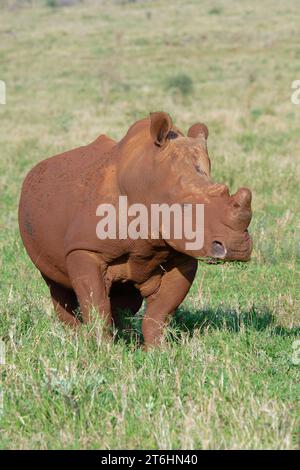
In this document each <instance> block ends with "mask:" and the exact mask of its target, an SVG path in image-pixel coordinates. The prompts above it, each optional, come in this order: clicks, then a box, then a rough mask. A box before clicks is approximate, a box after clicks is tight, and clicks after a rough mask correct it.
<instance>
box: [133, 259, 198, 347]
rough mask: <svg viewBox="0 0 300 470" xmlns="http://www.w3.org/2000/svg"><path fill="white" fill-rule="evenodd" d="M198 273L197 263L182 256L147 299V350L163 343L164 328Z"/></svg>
mask: <svg viewBox="0 0 300 470" xmlns="http://www.w3.org/2000/svg"><path fill="white" fill-rule="evenodd" d="M196 272H197V261H196V260H195V259H194V258H190V257H188V256H185V255H180V256H179V257H178V258H177V259H176V260H175V263H174V262H173V263H172V265H170V266H169V267H168V268H167V269H166V272H165V274H164V275H163V276H162V279H161V284H160V287H159V289H158V291H156V292H155V293H153V294H152V295H149V296H148V297H147V309H146V312H145V316H144V318H143V322H142V332H143V336H144V349H145V350H147V349H149V348H151V347H153V346H157V345H159V344H160V343H161V342H162V339H163V327H164V325H165V323H166V321H167V319H168V318H169V316H170V315H171V314H172V313H173V312H174V310H176V308H177V307H178V306H179V305H180V304H181V302H182V301H183V299H184V298H185V296H186V295H187V293H188V291H189V289H190V287H191V285H192V282H193V280H194V278H195V275H196Z"/></svg>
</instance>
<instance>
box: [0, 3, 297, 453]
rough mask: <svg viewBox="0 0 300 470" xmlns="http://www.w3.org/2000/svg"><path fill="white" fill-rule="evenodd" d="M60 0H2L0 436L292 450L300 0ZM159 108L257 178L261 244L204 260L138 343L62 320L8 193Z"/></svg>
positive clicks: (48, 442)
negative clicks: (1, 348) (163, 319)
mask: <svg viewBox="0 0 300 470" xmlns="http://www.w3.org/2000/svg"><path fill="white" fill-rule="evenodd" d="M60 3H61V2H60V1H59V0H57V1H56V2H51V1H48V2H47V1H42V0H41V1H34V0H33V1H32V2H29V1H28V2H26V1H23V2H21V1H17V0H3V1H2V2H1V6H0V38H1V41H0V63H1V68H0V79H2V80H5V82H6V86H7V104H6V105H5V106H4V105H0V119H1V126H0V140H1V150H0V194H1V200H0V211H1V217H0V227H1V232H0V253H1V266H0V267H1V281H0V282H1V286H0V287H1V291H0V311H1V313H0V337H1V338H2V340H4V342H5V344H6V365H2V366H1V377H2V382H1V387H2V394H3V410H2V414H1V418H0V427H1V428H0V447H1V448H42V449H45V448H160V449H166V448H203V449H209V448H289V449H291V448H292V449H295V448H299V445H300V437H299V436H300V408H299V394H300V393H299V392H300V389H299V375H300V374H299V373H300V365H296V364H293V362H295V361H293V360H292V354H293V341H294V340H295V339H297V338H298V339H299V336H300V331H299V326H300V312H299V290H300V289H299V288H300V286H299V277H298V278H297V263H298V267H299V245H298V244H297V239H296V229H297V206H299V116H300V106H296V105H293V104H292V103H291V101H290V95H291V92H292V90H291V83H292V81H293V80H296V79H299V78H300V49H299V43H300V40H299V39H300V38H299V36H300V34H299V14H300V10H299V3H298V2H297V1H296V0H294V1H293V0H287V1H286V0H285V1H275V0H274V1H270V0H266V1H264V2H262V1H257V2H256V1H255V2H239V1H238V0H228V1H225V0H223V1H222V0H217V1H216V2H211V1H209V0H205V1H201V2H200V1H196V0H194V1H192V0H189V1H187V2H184V3H183V2H181V1H179V0H173V1H172V2H164V1H162V0H161V1H144V2H126V1H123V2H122V1H119V2H117V1H115V2H109V1H106V2H102V1H93V0H90V1H89V0H86V1H84V2H81V3H79V2H73V3H74V5H71V6H69V7H60V6H59V4H60ZM71 3H72V2H71ZM55 4H56V6H55ZM51 5H54V6H51ZM183 5H184V6H183ZM156 110H165V111H167V112H169V113H170V114H171V115H172V117H173V119H174V122H175V123H176V125H177V126H179V127H181V128H182V129H183V130H187V128H188V127H189V126H190V125H191V124H192V123H193V122H196V121H198V120H203V121H204V122H206V123H207V125H208V127H209V129H210V138H209V144H210V154H211V159H212V164H213V175H214V178H215V180H217V181H220V182H225V183H227V184H229V185H230V188H231V189H232V191H234V190H236V189H237V187H238V186H241V185H246V186H249V187H250V188H252V190H253V194H254V201H253V211H254V216H253V222H252V224H251V232H252V235H253V238H254V243H255V248H254V253H253V259H252V261H251V263H250V264H248V265H245V266H241V265H240V264H228V265H224V266H209V265H206V264H200V265H199V271H198V277H197V279H196V281H195V283H194V285H193V288H192V290H191V293H190V295H189V296H188V298H187V299H186V301H185V302H184V304H183V305H182V307H181V308H180V309H179V311H178V312H177V314H176V317H175V319H174V321H173V322H172V324H171V327H170V331H169V341H167V342H166V344H165V346H164V348H163V349H162V350H160V351H153V352H151V353H149V354H145V353H143V352H142V351H140V350H138V349H137V348H136V347H135V343H134V335H133V336H132V337H131V338H132V339H131V340H129V341H128V336H130V335H128V334H127V335H126V334H123V335H120V337H119V339H118V340H116V341H115V342H114V343H113V344H111V345H106V344H102V343H101V341H97V340H96V339H90V336H89V334H88V328H82V330H81V331H79V332H78V333H77V334H74V333H73V332H70V331H69V330H68V329H66V328H65V327H63V326H62V325H61V324H60V323H59V322H58V321H57V319H56V317H55V314H54V312H53V310H52V306H51V304H50V301H49V296H48V292H47V289H46V287H45V286H44V284H43V282H42V280H41V278H40V276H39V273H38V272H37V270H36V269H35V268H34V267H33V265H32V264H31V262H30V261H29V259H28V257H27V255H26V254H25V252H24V249H23V246H22V244H21V241H20V238H19V235H18V229H17V205H18V198H19V193H20V186H21V183H22V180H23V178H24V176H25V174H26V173H27V171H28V170H29V169H30V168H31V167H32V165H33V164H35V163H36V162H38V161H40V160H41V159H43V158H45V157H47V156H49V155H52V154H55V153H58V152H59V151H62V150H65V149H69V148H72V147H76V146H79V145H82V144H84V143H88V142H90V141H91V140H92V139H94V138H95V137H96V136H97V135H98V134H100V133H103V132H107V133H109V134H110V135H111V136H113V137H115V138H121V136H122V135H123V134H124V132H125V131H126V129H127V128H128V126H129V125H130V124H131V123H132V122H134V121H135V120H136V119H138V118H140V117H143V116H145V115H147V113H148V112H149V111H156ZM128 325H129V326H131V328H132V330H133V331H135V330H136V331H137V332H138V331H139V328H140V318H138V319H135V320H134V321H128ZM137 334H138V333H137Z"/></svg>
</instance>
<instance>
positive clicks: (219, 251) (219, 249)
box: [211, 240, 227, 259]
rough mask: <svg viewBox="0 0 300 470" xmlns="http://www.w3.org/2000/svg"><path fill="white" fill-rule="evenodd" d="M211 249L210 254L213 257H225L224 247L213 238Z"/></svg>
mask: <svg viewBox="0 0 300 470" xmlns="http://www.w3.org/2000/svg"><path fill="white" fill-rule="evenodd" d="M211 251H212V256H213V257H214V258H220V259H223V258H225V256H226V253H227V250H226V248H225V247H224V246H223V244H222V243H221V242H219V241H218V240H215V241H213V242H212V246H211Z"/></svg>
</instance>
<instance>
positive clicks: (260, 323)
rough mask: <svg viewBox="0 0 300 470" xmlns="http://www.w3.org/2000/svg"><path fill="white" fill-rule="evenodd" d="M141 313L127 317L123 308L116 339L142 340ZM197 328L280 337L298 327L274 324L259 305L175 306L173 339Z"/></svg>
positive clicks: (293, 333) (296, 331) (294, 332)
mask: <svg viewBox="0 0 300 470" xmlns="http://www.w3.org/2000/svg"><path fill="white" fill-rule="evenodd" d="M142 317H143V315H142V314H138V315H137V316H136V317H130V316H129V315H128V313H127V314H126V313H125V312H123V314H120V316H119V318H120V325H119V328H118V330H117V332H116V339H117V340H123V341H125V342H132V341H134V342H137V343H140V342H141V341H142V333H141V322H142ZM196 330H197V331H200V333H204V332H206V331H207V330H223V331H228V332H232V333H238V332H240V331H241V330H242V331H245V330H255V331H264V330H269V331H270V334H271V335H276V336H277V335H278V336H282V337H291V338H293V337H297V336H299V335H300V327H294V328H286V327H283V326H279V325H276V317H275V315H274V314H273V313H272V312H271V311H270V310H269V309H268V308H267V307H266V308H259V309H257V308H256V307H252V308H251V309H249V310H244V311H238V310H235V309H228V308H227V309H226V308H224V307H218V308H216V309H213V308H205V309H202V310H197V309H195V308H186V307H180V308H178V309H177V311H176V313H175V315H174V316H173V318H172V320H171V323H170V335H169V337H170V338H172V340H176V339H177V340H179V339H180V337H181V335H182V334H183V333H184V334H188V335H190V336H192V335H193V334H194V331H196Z"/></svg>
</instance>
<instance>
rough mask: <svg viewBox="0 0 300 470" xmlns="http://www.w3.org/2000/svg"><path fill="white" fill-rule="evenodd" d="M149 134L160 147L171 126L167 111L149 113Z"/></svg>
mask: <svg viewBox="0 0 300 470" xmlns="http://www.w3.org/2000/svg"><path fill="white" fill-rule="evenodd" d="M150 120H151V123H150V134H151V137H152V139H153V141H154V143H155V144H156V145H158V146H159V147H161V146H162V145H163V144H164V143H165V142H166V140H167V135H168V132H169V131H170V130H171V128H172V125H173V123H172V119H171V118H170V116H169V115H168V114H167V113H163V112H158V113H150Z"/></svg>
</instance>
